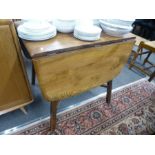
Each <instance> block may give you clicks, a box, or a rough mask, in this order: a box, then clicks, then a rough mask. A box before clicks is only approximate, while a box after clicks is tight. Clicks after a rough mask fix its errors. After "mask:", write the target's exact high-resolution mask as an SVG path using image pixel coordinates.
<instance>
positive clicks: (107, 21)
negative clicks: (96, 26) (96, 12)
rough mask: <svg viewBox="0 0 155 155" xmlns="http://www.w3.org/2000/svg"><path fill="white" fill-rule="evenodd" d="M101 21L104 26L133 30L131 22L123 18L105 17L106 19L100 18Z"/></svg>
mask: <svg viewBox="0 0 155 155" xmlns="http://www.w3.org/2000/svg"><path fill="white" fill-rule="evenodd" d="M99 21H100V25H101V27H102V25H103V26H106V27H111V28H117V29H124V30H129V31H130V30H131V29H132V26H131V25H130V24H127V23H125V22H123V21H121V20H116V19H115V20H114V19H113V20H112V19H111V20H110V19H105V20H99Z"/></svg>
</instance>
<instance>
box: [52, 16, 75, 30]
mask: <svg viewBox="0 0 155 155" xmlns="http://www.w3.org/2000/svg"><path fill="white" fill-rule="evenodd" d="M75 23H76V20H63V19H56V20H55V21H54V25H55V26H56V28H57V30H58V31H59V32H62V33H71V32H73V31H74V27H75Z"/></svg>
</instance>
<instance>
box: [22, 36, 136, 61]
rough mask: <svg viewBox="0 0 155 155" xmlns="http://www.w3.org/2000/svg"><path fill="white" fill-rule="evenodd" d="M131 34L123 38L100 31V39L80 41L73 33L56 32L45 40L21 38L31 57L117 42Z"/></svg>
mask: <svg viewBox="0 0 155 155" xmlns="http://www.w3.org/2000/svg"><path fill="white" fill-rule="evenodd" d="M134 37H135V36H133V35H132V34H127V35H125V36H124V37H123V38H118V37H111V36H108V35H106V34H104V33H102V35H101V38H100V40H98V41H94V42H87V41H81V40H78V39H76V38H74V37H73V34H72V33H71V34H63V33H58V34H57V36H56V37H54V38H52V39H49V40H46V41H39V42H34V41H26V40H22V41H23V44H24V46H25V47H26V49H27V50H28V52H29V55H30V56H31V57H32V58H36V57H42V56H47V55H50V54H54V53H61V52H69V51H72V50H78V49H84V48H89V47H95V46H100V45H108V44H112V43H119V42H122V41H125V40H130V39H131V38H134Z"/></svg>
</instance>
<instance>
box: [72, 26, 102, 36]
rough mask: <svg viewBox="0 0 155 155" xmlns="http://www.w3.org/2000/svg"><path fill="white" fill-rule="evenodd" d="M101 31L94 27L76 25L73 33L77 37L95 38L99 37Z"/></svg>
mask: <svg viewBox="0 0 155 155" xmlns="http://www.w3.org/2000/svg"><path fill="white" fill-rule="evenodd" d="M101 31H102V29H101V28H99V27H98V26H95V25H78V26H76V27H75V29H74V33H76V35H78V36H84V37H96V36H100V35H101Z"/></svg>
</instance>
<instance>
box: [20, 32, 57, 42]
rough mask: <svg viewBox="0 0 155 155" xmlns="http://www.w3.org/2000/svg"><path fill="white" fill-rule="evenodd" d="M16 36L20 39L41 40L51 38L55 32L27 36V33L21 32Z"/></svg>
mask: <svg viewBox="0 0 155 155" xmlns="http://www.w3.org/2000/svg"><path fill="white" fill-rule="evenodd" d="M18 36H19V37H20V38H22V39H25V40H29V41H43V40H47V39H50V38H53V37H55V36H56V33H53V34H48V35H44V36H39V37H38V36H37V37H36V36H35V37H34V36H29V35H23V34H18Z"/></svg>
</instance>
